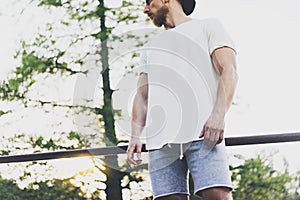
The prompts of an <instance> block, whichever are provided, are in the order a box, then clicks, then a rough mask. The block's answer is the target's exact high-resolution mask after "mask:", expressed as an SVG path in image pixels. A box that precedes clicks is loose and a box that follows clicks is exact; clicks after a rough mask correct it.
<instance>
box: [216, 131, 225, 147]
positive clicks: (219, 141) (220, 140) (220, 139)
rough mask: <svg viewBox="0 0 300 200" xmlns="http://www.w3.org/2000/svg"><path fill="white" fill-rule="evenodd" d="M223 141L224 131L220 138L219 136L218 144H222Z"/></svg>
mask: <svg viewBox="0 0 300 200" xmlns="http://www.w3.org/2000/svg"><path fill="white" fill-rule="evenodd" d="M223 139H224V130H222V131H221V132H220V136H219V140H218V142H217V144H220V143H221V142H222V141H223Z"/></svg>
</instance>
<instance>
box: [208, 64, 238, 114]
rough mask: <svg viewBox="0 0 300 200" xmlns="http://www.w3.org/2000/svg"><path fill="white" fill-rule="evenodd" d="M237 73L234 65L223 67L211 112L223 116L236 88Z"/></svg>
mask: <svg viewBox="0 0 300 200" xmlns="http://www.w3.org/2000/svg"><path fill="white" fill-rule="evenodd" d="M237 81H238V75H237V72H236V69H235V67H234V66H227V67H225V68H223V71H222V72H221V74H220V80H219V84H218V90H217V98H216V102H215V105H214V108H213V113H215V114H219V115H221V116H225V114H226V113H227V111H228V110H229V108H230V106H231V104H232V100H233V96H234V93H235V90H236V85H237Z"/></svg>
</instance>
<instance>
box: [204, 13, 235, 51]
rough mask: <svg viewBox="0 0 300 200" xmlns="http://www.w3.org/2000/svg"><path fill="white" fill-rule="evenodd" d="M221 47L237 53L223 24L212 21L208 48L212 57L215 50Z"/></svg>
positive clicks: (210, 22) (209, 28)
mask: <svg viewBox="0 0 300 200" xmlns="http://www.w3.org/2000/svg"><path fill="white" fill-rule="evenodd" d="M221 47H229V48H231V49H233V50H234V51H235V52H236V48H235V45H234V43H233V41H232V39H231V37H230V35H229V34H228V33H227V31H226V30H225V28H224V27H223V25H222V24H221V22H220V21H219V20H217V19H210V21H209V23H208V48H209V54H210V55H211V54H212V53H213V52H214V50H216V49H218V48H221Z"/></svg>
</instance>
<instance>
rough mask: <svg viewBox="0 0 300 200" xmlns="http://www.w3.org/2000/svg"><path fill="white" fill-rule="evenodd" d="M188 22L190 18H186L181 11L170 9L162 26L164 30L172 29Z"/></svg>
mask: <svg viewBox="0 0 300 200" xmlns="http://www.w3.org/2000/svg"><path fill="white" fill-rule="evenodd" d="M190 20H191V18H190V17H188V16H186V15H185V13H184V12H183V11H182V10H181V9H178V8H172V7H171V8H170V12H169V13H168V14H167V18H166V23H165V24H164V27H165V29H166V30H168V29H172V28H174V27H176V26H178V25H180V24H182V23H185V22H187V21H190Z"/></svg>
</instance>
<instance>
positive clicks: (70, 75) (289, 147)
mask: <svg viewBox="0 0 300 200" xmlns="http://www.w3.org/2000/svg"><path fill="white" fill-rule="evenodd" d="M143 6H144V2H143V1H139V0H130V1H122V0H19V1H17V0H11V1H2V2H1V5H0V24H1V33H0V34H1V37H0V44H1V48H0V81H1V85H0V98H1V102H0V133H1V142H0V152H1V155H17V154H26V153H36V152H48V151H58V150H71V149H84V148H91V147H104V146H110V145H120V144H125V143H126V142H128V139H129V132H130V131H129V130H130V129H129V125H128V122H129V118H130V113H129V111H128V110H126V109H125V108H127V104H128V103H129V102H128V99H130V97H129V96H132V92H131V91H126V88H127V89H128V88H132V87H133V85H131V84H132V82H133V83H134V81H129V82H126V80H135V78H136V76H135V74H134V68H135V67H136V66H137V65H138V64H137V63H138V58H139V52H138V51H137V49H138V48H139V47H140V46H142V45H143V44H144V43H145V42H146V41H147V40H148V39H149V37H151V35H153V34H155V33H154V32H155V30H156V29H153V28H154V27H153V25H152V23H151V22H150V21H149V20H147V19H146V16H144V14H143V13H142V10H143ZM298 8H299V2H298V1H297V0H287V1H279V0H272V1H271V0H265V1H258V0H251V1H249V0H243V1H237V0H226V1H224V0H210V1H208V0H197V7H196V10H195V11H194V13H193V14H192V15H191V17H193V18H199V19H201V18H207V17H216V18H218V19H219V20H220V21H221V22H222V23H223V25H224V27H225V28H226V30H227V31H228V32H229V33H230V35H231V36H232V38H233V40H234V42H235V45H236V47H237V52H238V57H237V59H238V72H239V76H240V80H239V85H238V90H237V93H236V97H235V99H234V102H233V105H232V107H231V109H230V111H229V113H228V115H227V118H226V136H244V135H259V134H276V133H289V132H291V133H292V132H298V131H299V130H300V123H299V116H298V115H299V113H300V106H299V102H300V94H299V92H298V91H299V85H300V79H299V78H298V74H299V72H300V70H299V67H300V66H299V59H298V57H299V56H298V55H297V54H298V51H297V48H298V46H299V45H300V39H299V35H300V28H299V20H300V13H299V12H298ZM124 77H125V78H124ZM123 83H125V86H126V87H124V84H123ZM122 86H123V87H122ZM122 93H123V94H122ZM120 95H121V96H122V95H123V96H122V98H121V99H123V98H125V99H126V101H125V102H123V103H124V105H119V104H118V105H117V103H121V102H120V101H119V100H117V99H118V98H119V96H120ZM114 98H115V99H116V100H115V102H114V101H113V100H114ZM299 150H300V147H299V142H294V143H279V144H267V145H249V146H239V147H228V153H229V154H228V158H229V164H230V167H231V172H232V175H233V176H232V178H233V182H234V185H235V187H236V190H235V191H234V193H233V195H234V199H237V200H239V199H240V200H245V199H257V200H258V199H264V200H266V199H280V200H281V199H285V200H286V199H300V196H299V176H300V174H299V170H300V162H299V156H298V155H297V152H298V151H299ZM143 157H144V161H143V164H142V165H141V166H139V167H133V166H130V165H129V164H128V163H127V162H126V157H125V156H124V155H119V156H109V157H108V156H106V157H93V158H76V159H75V158H74V159H61V160H52V161H33V162H24V163H15V164H0V185H2V187H0V188H1V189H0V190H1V192H0V198H1V199H43V200H44V199H109V200H110V199H113V200H115V199H151V198H152V197H151V196H152V194H151V188H150V180H149V175H148V171H147V154H143ZM191 184H192V183H191ZM192 199H199V198H197V197H192Z"/></svg>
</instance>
